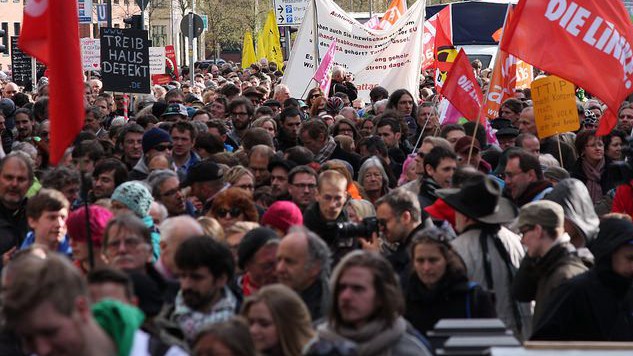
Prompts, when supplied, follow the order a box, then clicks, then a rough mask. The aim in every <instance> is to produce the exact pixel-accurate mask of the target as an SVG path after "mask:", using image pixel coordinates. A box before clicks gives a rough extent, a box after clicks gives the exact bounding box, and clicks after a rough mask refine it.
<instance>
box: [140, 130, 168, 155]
mask: <svg viewBox="0 0 633 356" xmlns="http://www.w3.org/2000/svg"><path fill="white" fill-rule="evenodd" d="M163 142H169V143H172V140H171V136H169V133H168V132H167V131H165V130H161V129H159V128H156V127H153V128H151V129H149V130H148V131H147V132H145V134H143V153H147V152H148V151H149V150H151V149H152V148H154V147H156V146H158V145H159V144H161V143H163Z"/></svg>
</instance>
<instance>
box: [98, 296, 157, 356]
mask: <svg viewBox="0 0 633 356" xmlns="http://www.w3.org/2000/svg"><path fill="white" fill-rule="evenodd" d="M92 315H93V316H94V317H95V319H96V320H97V323H98V324H99V325H100V326H101V328H102V329H103V330H104V331H105V332H106V333H107V334H108V335H109V336H110V338H112V340H113V341H114V344H115V345H116V347H117V355H118V356H128V355H129V354H130V351H131V350H132V345H133V344H134V335H135V333H136V330H138V329H139V328H140V327H141V324H143V320H144V319H145V317H144V316H143V312H141V311H140V310H139V309H137V308H135V307H133V306H129V305H126V304H123V303H121V302H117V301H114V300H107V299H106V300H102V301H100V302H99V303H96V304H94V305H93V306H92Z"/></svg>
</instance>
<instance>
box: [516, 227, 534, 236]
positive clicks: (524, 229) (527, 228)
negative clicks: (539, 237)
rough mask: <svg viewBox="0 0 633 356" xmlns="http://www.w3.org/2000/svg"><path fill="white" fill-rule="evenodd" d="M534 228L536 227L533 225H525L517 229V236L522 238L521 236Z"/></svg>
mask: <svg viewBox="0 0 633 356" xmlns="http://www.w3.org/2000/svg"><path fill="white" fill-rule="evenodd" d="M535 227H536V226H535V225H525V226H523V227H522V228H520V229H519V234H520V235H521V236H523V235H525V234H527V233H528V232H530V231H532V230H534V228H535Z"/></svg>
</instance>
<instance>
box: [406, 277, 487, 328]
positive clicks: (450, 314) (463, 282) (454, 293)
mask: <svg viewBox="0 0 633 356" xmlns="http://www.w3.org/2000/svg"><path fill="white" fill-rule="evenodd" d="M405 301H406V313H405V314H404V317H405V318H406V319H407V320H408V321H409V322H410V323H411V324H412V325H413V326H414V327H415V328H416V329H417V330H418V331H419V332H421V333H424V334H426V333H427V332H428V331H429V330H432V329H433V326H434V325H435V323H437V322H438V321H439V320H441V319H470V318H495V317H496V316H497V315H496V311H495V307H494V303H493V301H492V296H491V294H490V293H488V292H486V291H484V290H483V289H482V288H481V286H480V285H478V284H476V283H474V282H468V279H467V278H466V276H456V275H452V276H451V275H449V274H448V273H446V274H445V275H444V277H443V278H442V279H441V280H440V282H439V283H438V285H437V287H436V288H435V289H433V290H431V289H428V288H426V286H425V285H424V284H423V283H422V281H420V279H419V278H418V276H417V275H416V274H415V273H413V274H411V275H410V277H409V283H408V288H407V290H406V291H405Z"/></svg>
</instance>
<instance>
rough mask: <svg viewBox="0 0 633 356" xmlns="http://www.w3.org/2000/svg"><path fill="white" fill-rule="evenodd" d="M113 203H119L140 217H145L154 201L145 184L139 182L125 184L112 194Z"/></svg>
mask: <svg viewBox="0 0 633 356" xmlns="http://www.w3.org/2000/svg"><path fill="white" fill-rule="evenodd" d="M111 199H112V201H118V202H120V203H121V204H123V205H125V206H127V207H128V209H130V210H132V211H133V212H134V213H135V214H136V215H137V216H138V217H141V218H142V217H145V216H147V214H148V213H149V208H150V206H151V205H152V202H153V201H154V198H152V194H151V193H150V192H149V189H147V187H146V186H145V184H143V183H141V182H139V181H131V182H125V183H123V184H121V185H120V186H118V187H117V188H116V189H115V190H114V192H113V193H112V198H111Z"/></svg>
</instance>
